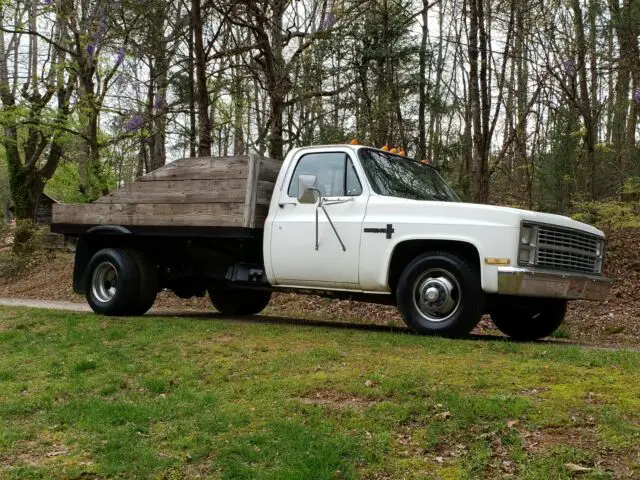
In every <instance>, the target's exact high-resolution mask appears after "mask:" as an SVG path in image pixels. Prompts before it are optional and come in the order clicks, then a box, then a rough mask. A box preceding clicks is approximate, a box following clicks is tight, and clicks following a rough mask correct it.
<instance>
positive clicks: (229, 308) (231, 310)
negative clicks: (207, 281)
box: [209, 288, 271, 315]
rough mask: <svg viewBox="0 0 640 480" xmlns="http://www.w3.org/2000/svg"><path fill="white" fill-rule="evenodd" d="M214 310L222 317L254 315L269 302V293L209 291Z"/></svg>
mask: <svg viewBox="0 0 640 480" xmlns="http://www.w3.org/2000/svg"><path fill="white" fill-rule="evenodd" d="M209 298H210V299H211V303H212V304H213V306H214V308H215V309H216V310H217V311H218V312H220V313H221V314H222V315H255V314H256V313H260V312H261V311H262V310H264V309H265V308H266V307H267V305H268V304H269V300H271V292H269V291H264V290H247V289H222V290H217V289H211V288H210V289H209Z"/></svg>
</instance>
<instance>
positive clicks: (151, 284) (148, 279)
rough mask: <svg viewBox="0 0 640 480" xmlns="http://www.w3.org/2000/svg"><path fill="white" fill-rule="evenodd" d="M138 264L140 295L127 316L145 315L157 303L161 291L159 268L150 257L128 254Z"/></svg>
mask: <svg viewBox="0 0 640 480" xmlns="http://www.w3.org/2000/svg"><path fill="white" fill-rule="evenodd" d="M128 253H129V254H130V255H131V256H132V257H133V259H134V260H135V262H136V265H137V267H138V272H139V275H140V288H139V290H138V295H137V296H136V297H135V298H134V299H133V301H132V302H131V305H130V306H129V312H128V313H127V315H132V316H138V315H144V314H145V313H147V312H148V311H149V309H150V308H151V307H152V306H153V304H154V302H155V301H156V297H157V296H158V290H159V284H160V281H159V278H158V267H157V266H156V264H155V262H154V261H153V260H152V259H151V257H150V256H149V255H146V254H145V253H143V252H139V251H129V252H128Z"/></svg>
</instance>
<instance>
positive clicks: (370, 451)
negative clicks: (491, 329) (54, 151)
mask: <svg viewBox="0 0 640 480" xmlns="http://www.w3.org/2000/svg"><path fill="white" fill-rule="evenodd" d="M639 440H640V353H638V352H630V351H604V350H590V349H583V348H579V347H575V346H565V345H550V344H545V343H540V344H517V343H510V342H507V341H496V340H493V341H484V340H445V339H438V338H428V337H420V336H415V335H409V334H402V333H388V332H382V331H374V330H371V331H368V330H366V329H345V328H331V327H329V326H305V325H294V324H286V323H272V324H269V323H252V322H246V321H241V320H221V319H219V318H215V317H212V318H202V317H200V318H157V317H144V318H138V319H128V318H124V319H114V318H106V317H100V316H96V315H89V314H79V313H58V312H48V311H39V310H27V309H17V308H1V309H0V478H3V479H4V478H7V479H14V478H15V479H18V478H19V479H25V478H56V479H60V478H69V479H71V478H113V477H125V478H154V479H155V478H169V479H171V478H176V479H178V478H195V477H198V476H199V477H200V478H221V479H228V478H238V479H256V478H259V479H262V478H264V479H338V478H371V479H374V478H376V479H387V478H446V479H454V478H468V479H475V478H503V477H504V476H505V475H507V474H511V475H512V476H513V477H515V478H525V479H545V480H547V479H550V478H553V479H557V478H572V475H573V473H572V472H571V471H570V470H569V467H567V466H566V465H567V464H576V465H580V466H583V467H588V468H590V469H591V470H589V471H588V472H586V473H585V474H582V475H581V478H618V477H619V476H622V475H629V476H639V475H640V465H638V462H639V454H640V449H639V448H638V442H639Z"/></svg>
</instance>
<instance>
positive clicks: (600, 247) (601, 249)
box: [596, 240, 604, 257]
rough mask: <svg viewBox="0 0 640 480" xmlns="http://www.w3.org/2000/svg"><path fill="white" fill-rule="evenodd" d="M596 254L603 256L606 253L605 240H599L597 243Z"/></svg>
mask: <svg viewBox="0 0 640 480" xmlns="http://www.w3.org/2000/svg"><path fill="white" fill-rule="evenodd" d="M596 255H597V256H598V257H602V256H603V255H604V240H598V243H597V244H596Z"/></svg>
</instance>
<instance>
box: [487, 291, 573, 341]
mask: <svg viewBox="0 0 640 480" xmlns="http://www.w3.org/2000/svg"><path fill="white" fill-rule="evenodd" d="M566 313H567V301H566V300H559V299H555V298H526V297H502V298H501V297H499V298H498V299H496V301H495V305H493V306H492V307H491V320H493V323H494V325H495V326H496V327H498V329H499V330H500V331H501V332H502V333H504V334H505V335H507V336H509V337H511V338H513V339H514V340H520V341H525V342H528V341H532V340H537V339H539V338H544V337H548V336H549V335H551V334H552V333H553V332H555V331H556V330H557V328H558V327H559V326H560V324H561V323H562V321H563V320H564V316H565V314H566Z"/></svg>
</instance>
